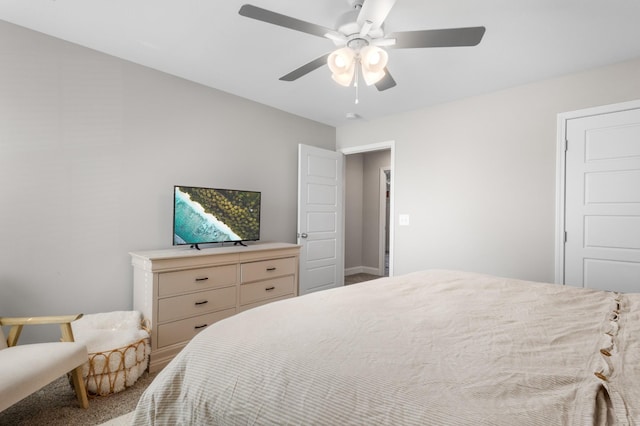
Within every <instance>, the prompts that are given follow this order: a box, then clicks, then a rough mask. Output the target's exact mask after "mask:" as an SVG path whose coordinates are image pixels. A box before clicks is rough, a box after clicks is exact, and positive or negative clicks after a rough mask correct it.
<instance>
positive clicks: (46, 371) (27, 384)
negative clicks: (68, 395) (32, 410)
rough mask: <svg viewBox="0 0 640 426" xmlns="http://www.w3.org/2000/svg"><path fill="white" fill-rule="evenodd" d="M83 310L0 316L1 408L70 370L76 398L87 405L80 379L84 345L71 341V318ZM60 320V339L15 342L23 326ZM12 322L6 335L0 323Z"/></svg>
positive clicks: (84, 360) (84, 350) (54, 322)
mask: <svg viewBox="0 0 640 426" xmlns="http://www.w3.org/2000/svg"><path fill="white" fill-rule="evenodd" d="M80 317H82V314H79V315H72V316H55V317H29V318H8V317H0V411H3V410H5V409H7V408H9V407H10V406H12V405H13V404H15V403H16V402H18V401H20V400H22V399H23V398H25V397H27V396H29V395H31V394H32V393H34V392H36V391H37V390H39V389H41V388H43V387H44V386H46V385H48V384H49V383H51V382H53V381H54V380H55V379H57V378H59V377H60V376H63V375H65V374H66V373H68V372H71V376H72V379H73V383H74V387H75V391H76V395H77V398H78V402H79V403H80V405H81V406H82V407H83V408H87V407H88V406H89V401H88V399H87V392H86V390H85V386H84V382H83V381H82V365H83V364H84V363H86V362H87V357H88V353H87V347H86V346H85V345H84V344H82V343H77V342H74V341H73V333H72V331H71V325H70V323H71V321H74V320H76V319H78V318H80ZM31 324H60V327H61V330H62V340H63V341H62V342H50V343H32V344H24V345H16V343H17V341H18V337H19V336H20V332H21V331H22V326H24V325H31ZM3 325H5V326H11V329H10V332H9V337H8V339H5V336H4V333H3V331H2V326H3Z"/></svg>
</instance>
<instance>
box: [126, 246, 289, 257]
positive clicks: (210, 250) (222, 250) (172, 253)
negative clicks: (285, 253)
mask: <svg viewBox="0 0 640 426" xmlns="http://www.w3.org/2000/svg"><path fill="white" fill-rule="evenodd" d="M292 248H300V246H299V245H298V244H291V243H255V244H248V245H247V246H240V245H237V246H226V247H225V246H222V247H206V248H202V249H200V250H197V249H194V248H189V246H184V247H182V246H181V247H175V248H170V249H160V250H143V251H132V252H129V254H130V255H131V256H132V257H137V258H142V259H148V260H162V259H179V258H184V257H197V256H211V255H221V254H241V253H251V252H260V251H265V250H283V249H292Z"/></svg>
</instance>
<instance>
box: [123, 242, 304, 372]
mask: <svg viewBox="0 0 640 426" xmlns="http://www.w3.org/2000/svg"><path fill="white" fill-rule="evenodd" d="M130 255H131V262H132V264H133V309H134V310H137V311H140V312H142V313H143V315H144V317H145V319H146V320H147V321H148V322H149V325H150V327H151V356H150V359H149V370H150V371H152V372H153V371H157V370H160V369H161V368H163V367H164V366H165V365H167V363H169V361H171V359H173V357H174V356H175V355H176V354H177V353H178V352H180V350H181V349H182V348H183V347H184V346H185V345H186V344H187V343H188V342H189V340H191V339H192V338H193V337H194V336H195V335H196V334H197V333H198V332H200V331H201V330H202V329H204V328H205V327H207V326H208V325H210V324H212V323H214V322H216V321H220V320H221V319H224V318H227V317H229V316H231V315H234V314H235V313H237V312H241V311H243V310H246V309H250V308H253V307H256V306H260V305H263V304H265V303H269V302H273V301H276V300H281V299H286V298H289V297H294V296H297V294H298V262H299V257H300V246H298V245H295V244H287V243H262V244H253V245H249V246H247V247H243V246H228V247H216V248H205V249H202V250H195V249H188V248H175V249H167V250H153V251H136V252H131V253H130Z"/></svg>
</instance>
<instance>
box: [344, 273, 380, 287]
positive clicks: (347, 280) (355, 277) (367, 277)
mask: <svg viewBox="0 0 640 426" xmlns="http://www.w3.org/2000/svg"><path fill="white" fill-rule="evenodd" d="M378 278H382V277H381V276H379V275H371V274H365V273H359V274H352V275H345V277H344V285H351V284H357V283H361V282H365V281H371V280H375V279H378Z"/></svg>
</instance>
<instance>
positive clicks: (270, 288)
mask: <svg viewBox="0 0 640 426" xmlns="http://www.w3.org/2000/svg"><path fill="white" fill-rule="evenodd" d="M275 289H276V288H275V287H267V288H265V289H264V290H265V291H271V290H275Z"/></svg>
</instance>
